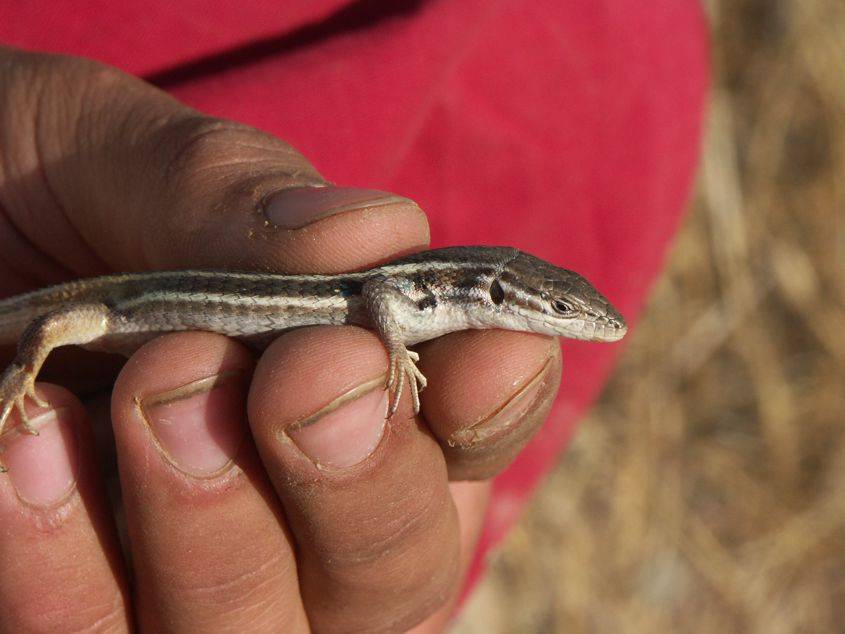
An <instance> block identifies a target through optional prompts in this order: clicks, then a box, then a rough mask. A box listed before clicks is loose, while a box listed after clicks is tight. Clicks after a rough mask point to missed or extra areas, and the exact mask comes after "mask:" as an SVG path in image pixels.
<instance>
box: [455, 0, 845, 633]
mask: <svg viewBox="0 0 845 634" xmlns="http://www.w3.org/2000/svg"><path fill="white" fill-rule="evenodd" d="M707 10H708V12H709V16H710V20H711V25H712V59H713V87H712V92H711V101H710V108H709V114H708V121H707V133H706V141H705V146H704V148H703V150H702V152H703V154H702V161H701V165H700V169H699V175H698V184H697V190H696V194H695V197H694V200H693V201H692V202H691V206H690V207H691V208H690V212H689V214H688V216H687V218H686V222H685V226H684V229H683V230H682V232H681V234H680V236H679V237H678V240H677V242H676V244H675V246H674V248H673V250H672V252H671V254H670V257H669V260H668V262H667V265H666V269H665V271H664V274H663V276H662V278H661V279H660V281H659V282H658V284H657V285H656V287H655V288H654V289H653V293H652V296H651V300H650V303H649V307H648V309H647V311H646V312H645V314H644V315H643V317H642V319H641V320H640V322H639V324H638V325H637V328H636V330H635V331H634V333H633V337H631V338H630V340H629V341H628V343H627V349H626V351H625V353H624V355H623V359H622V361H621V363H620V364H619V366H618V367H617V369H616V372H615V375H614V377H613V378H612V380H611V381H610V383H609V384H608V386H607V388H606V390H605V392H604V395H603V397H602V399H601V401H600V402H599V403H598V404H597V406H596V407H594V409H593V411H592V413H591V414H590V416H589V417H588V418H587V419H586V420H584V421H583V422H582V424H581V426H580V428H579V430H578V432H577V434H576V436H575V438H574V439H573V442H572V443H571V445H570V446H569V448H568V450H567V451H566V453H565V454H564V455H563V456H562V458H561V461H560V464H559V466H558V468H557V469H556V471H555V472H554V473H553V474H552V475H551V477H550V478H549V479H548V480H547V482H546V483H545V486H544V487H543V488H542V490H541V491H540V493H539V495H538V496H537V497H536V498H535V500H534V502H533V504H532V506H531V508H530V510H529V512H528V513H527V514H526V515H525V516H524V517H523V519H522V521H521V523H520V524H519V526H518V527H517V528H516V529H515V530H514V531H513V532H512V533H511V534H510V536H509V538H508V539H507V541H506V543H505V545H504V547H503V548H502V549H500V550H499V551H497V552H496V553H495V554H494V555H493V556H492V557H491V559H490V573H489V575H488V576H487V578H486V579H485V581H484V582H483V583H482V584H481V585H480V586H479V588H478V590H477V591H476V593H475V594H474V595H473V597H472V598H471V599H470V601H469V603H468V605H467V607H466V609H465V611H464V613H463V615H462V617H461V619H460V620H459V622H458V624H457V627H456V631H457V632H460V633H466V634H475V633H476V632H485V633H486V632H579V631H590V632H669V631H682V632H770V633H778V632H798V631H801V632H837V631H838V632H841V631H843V628H845V2H843V0H800V1H795V0H792V1H789V0H732V1H727V0H714V1H711V2H708V3H707ZM564 380H565V373H564Z"/></svg>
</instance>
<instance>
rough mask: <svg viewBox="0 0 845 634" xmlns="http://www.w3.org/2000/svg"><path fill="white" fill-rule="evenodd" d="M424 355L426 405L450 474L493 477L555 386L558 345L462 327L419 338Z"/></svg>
mask: <svg viewBox="0 0 845 634" xmlns="http://www.w3.org/2000/svg"><path fill="white" fill-rule="evenodd" d="M492 351H495V353H493V352H492ZM421 356H422V359H423V364H422V365H423V371H424V372H425V373H426V374H427V375H429V376H431V377H436V380H434V379H432V381H431V382H430V385H429V387H428V388H427V389H426V390H425V392H423V395H422V398H423V411H424V413H425V417H426V422H427V423H428V426H429V428H430V429H431V430H432V432H433V433H434V435H435V436H436V437H437V438H438V440H439V441H440V445H441V447H442V449H443V452H444V454H445V456H446V461H447V464H448V467H449V478H450V480H479V479H485V478H490V477H492V476H494V475H496V474H497V473H499V472H500V471H501V470H502V469H504V468H505V467H506V466H507V465H508V464H510V462H511V461H512V460H513V459H514V458H515V457H516V455H517V454H518V453H519V451H520V450H521V449H522V448H523V447H524V446H525V444H526V443H527V442H528V440H530V438H531V437H532V436H533V434H534V433H535V432H536V431H537V429H538V428H539V427H540V425H542V423H543V421H544V420H545V418H546V416H547V414H548V412H549V409H550V408H551V405H552V402H553V401H554V398H555V396H556V394H557V390H558V387H559V385H560V376H561V367H562V364H561V354H560V346H559V344H558V342H557V340H556V339H553V338H550V337H544V336H541V335H528V334H525V333H515V332H507V331H502V330H488V331H464V332H459V333H454V334H453V335H447V336H446V337H442V338H441V339H439V340H435V341H432V342H429V343H427V344H424V346H423V349H422V355H421Z"/></svg>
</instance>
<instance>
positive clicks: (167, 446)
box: [139, 372, 247, 478]
mask: <svg viewBox="0 0 845 634" xmlns="http://www.w3.org/2000/svg"><path fill="white" fill-rule="evenodd" d="M245 402H246V380H245V377H244V376H243V375H242V373H240V372H231V373H225V372H224V373H222V374H218V375H215V376H210V377H206V378H203V379H199V380H198V381H193V382H192V383H189V384H187V385H183V386H181V387H178V388H176V389H174V390H169V391H167V392H163V393H161V394H156V395H154V396H148V397H145V398H144V399H143V400H141V401H140V403H139V405H140V409H141V413H142V415H143V417H144V420H145V421H146V423H147V425H148V426H149V429H150V431H151V432H152V434H153V437H154V439H155V441H156V445H157V447H158V448H159V450H160V451H161V453H162V455H164V457H165V458H166V459H167V461H168V462H170V463H171V464H172V465H173V466H174V467H176V468H177V469H179V470H180V471H182V472H184V473H187V474H188V475H192V476H196V477H201V478H202V477H208V476H211V475H217V474H219V473H220V472H222V471H223V470H224V469H226V468H228V467H229V466H231V464H232V461H233V460H234V458H235V455H237V453H238V449H240V446H241V442H242V441H243V437H244V433H245V430H246V424H247V423H246V414H245V406H244V403H245Z"/></svg>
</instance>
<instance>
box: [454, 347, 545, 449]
mask: <svg viewBox="0 0 845 634" xmlns="http://www.w3.org/2000/svg"><path fill="white" fill-rule="evenodd" d="M556 358H557V357H550V358H549V359H546V361H545V363H544V364H543V365H542V366H541V367H540V369H539V371H537V372H536V373H535V374H534V375H533V376H532V377H531V378H530V379H528V381H526V382H525V384H523V386H522V387H521V388H520V389H519V390H518V391H517V392H516V394H514V395H513V396H511V397H510V398H509V399H508V400H507V401H505V402H504V403H502V404H501V405H500V406H499V407H497V408H496V409H495V410H493V411H492V412H491V413H489V414H488V415H487V416H485V417H483V418H482V419H481V420H479V421H478V422H476V423H475V424H473V425H472V427H467V428H464V429H461V430H459V431H456V432H455V433H454V434H452V435H451V436H450V437H449V439H448V443H449V444H450V445H452V446H461V447H467V446H470V445H473V444H475V443H477V442H481V441H483V440H485V439H486V438H489V437H490V436H493V435H495V434H497V433H499V432H501V431H503V430H505V429H507V428H509V427H511V426H512V425H513V424H514V423H516V422H518V421H521V420H523V419H524V418H525V417H526V416H528V415H529V414H530V413H531V412H532V411H533V410H536V409H537V408H538V407H539V406H540V405H541V404H542V403H543V402H544V401H545V400H546V399H551V398H554V396H555V394H556V392H557V390H556V389H554V388H555V385H556V382H555V381H552V380H550V379H551V378H552V376H553V374H554V372H556V370H555V368H554V367H553V366H554V364H555V360H556Z"/></svg>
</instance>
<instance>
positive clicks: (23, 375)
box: [0, 363, 49, 436]
mask: <svg viewBox="0 0 845 634" xmlns="http://www.w3.org/2000/svg"><path fill="white" fill-rule="evenodd" d="M27 397H28V398H30V399H31V400H32V402H33V403H35V404H36V405H38V407H49V404H48V403H47V401H45V400H44V399H43V398H41V397H40V396H38V394H36V393H35V376H34V375H33V374H32V372H29V371H28V370H27V369H26V368H24V367H22V366H20V365H17V364H14V363H13V364H12V365H10V366H9V367H8V368H6V371H5V372H4V373H3V376H2V378H0V432H2V430H3V427H4V426H5V425H6V420H7V419H8V418H9V414H11V413H12V408H16V409H17V410H18V415H19V416H20V419H21V425H22V426H23V428H24V429H25V430H26V432H27V433H29V434H32V435H33V436H37V435H38V430H37V429H35V427H33V426H32V423H31V422H30V420H29V416H27V414H26V399H27Z"/></svg>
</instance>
